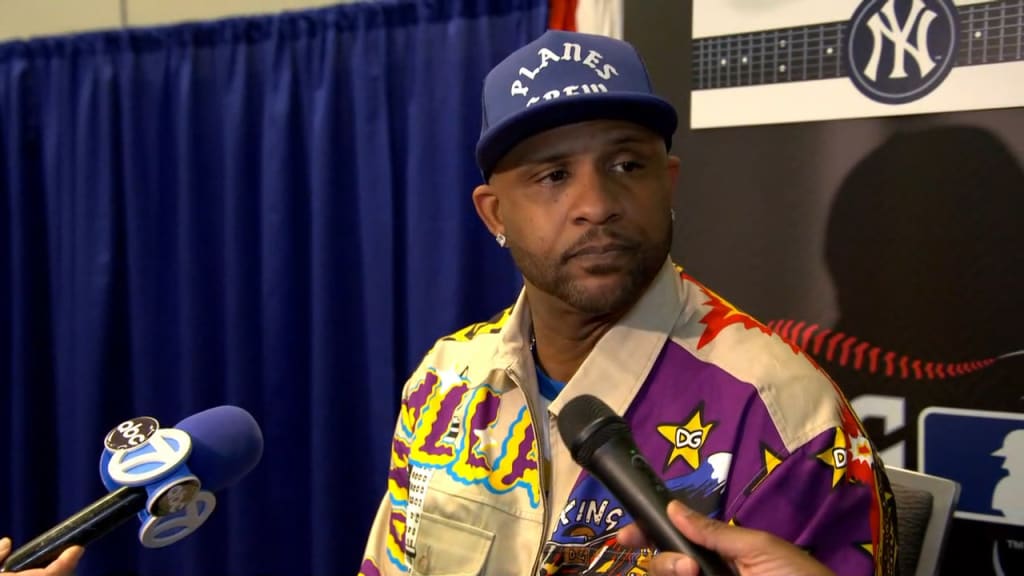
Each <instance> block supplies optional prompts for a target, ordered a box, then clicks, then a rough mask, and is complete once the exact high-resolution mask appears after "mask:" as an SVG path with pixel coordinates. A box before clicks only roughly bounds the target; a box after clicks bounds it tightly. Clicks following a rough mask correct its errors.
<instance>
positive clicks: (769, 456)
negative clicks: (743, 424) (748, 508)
mask: <svg viewBox="0 0 1024 576" xmlns="http://www.w3.org/2000/svg"><path fill="white" fill-rule="evenodd" d="M779 464H782V458H781V457H780V456H779V455H778V454H776V453H774V452H772V451H771V448H769V447H768V446H766V445H764V444H761V470H760V471H759V472H758V473H757V476H755V477H754V480H753V481H752V482H751V483H750V484H749V487H748V488H747V494H750V493H751V492H753V491H754V490H756V489H757V487H758V486H760V485H761V484H762V483H763V482H764V481H765V480H767V479H768V475H769V474H771V473H772V472H773V471H774V470H775V468H777V467H778V466H779Z"/></svg>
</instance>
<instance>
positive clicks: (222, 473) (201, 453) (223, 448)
mask: <svg viewBox="0 0 1024 576" xmlns="http://www.w3.org/2000/svg"><path fill="white" fill-rule="evenodd" d="M174 427H175V428H177V429H179V430H184V431H185V432H188V434H189V436H191V437H192V455H191V456H189V459H188V467H189V470H191V471H192V473H194V474H195V475H196V476H198V477H199V480H200V481H201V482H202V485H203V490H208V491H210V492H216V491H218V490H221V489H223V488H227V487H228V486H231V485H233V484H235V483H237V482H238V481H239V480H241V479H242V478H243V477H244V476H245V475H246V474H248V473H249V472H250V471H251V470H252V469H253V468H255V467H256V464H258V463H259V461H260V458H262V457H263V432H262V431H260V426H259V424H257V423H256V420H255V419H254V418H253V417H252V415H251V414H249V413H248V412H246V411H245V410H243V409H242V408H239V407H237V406H229V405H225V406H216V407H214V408H210V409H208V410H203V411H202V412H197V413H196V414H193V415H191V416H189V417H187V418H185V419H184V420H182V421H181V422H178V423H177V424H175V425H174Z"/></svg>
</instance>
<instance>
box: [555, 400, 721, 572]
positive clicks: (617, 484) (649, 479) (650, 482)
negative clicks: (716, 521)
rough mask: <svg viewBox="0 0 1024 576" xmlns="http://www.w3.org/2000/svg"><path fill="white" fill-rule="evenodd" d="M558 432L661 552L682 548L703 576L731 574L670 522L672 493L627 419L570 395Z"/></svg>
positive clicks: (599, 404) (718, 558)
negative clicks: (640, 448) (570, 398)
mask: <svg viewBox="0 0 1024 576" xmlns="http://www.w3.org/2000/svg"><path fill="white" fill-rule="evenodd" d="M558 432H559V434H561V436H562V441H563V442H565V445H566V446H568V447H569V452H570V453H571V454H572V457H573V459H574V460H576V462H577V463H578V464H579V465H580V466H582V467H583V468H585V469H586V470H587V471H588V472H590V473H591V474H592V475H593V476H594V477H595V478H597V479H598V480H600V481H601V483H602V484H604V485H605V486H606V487H607V488H608V489H609V490H611V492H612V494H614V495H615V496H616V497H617V498H618V499H619V501H620V502H622V505H623V507H624V508H625V509H626V510H628V511H629V513H630V514H631V515H632V516H633V518H634V519H635V520H636V524H637V525H638V526H639V527H640V529H641V530H642V531H643V533H644V534H646V535H647V536H648V537H650V538H651V540H653V541H654V543H655V545H656V546H657V547H658V549H659V550H660V551H663V552H664V551H668V552H680V553H683V554H685V555H687V556H689V557H690V558H692V559H693V560H694V561H696V563H697V565H698V566H699V567H700V570H701V573H702V574H704V575H705V576H726V575H731V574H732V573H733V572H732V570H730V569H729V567H728V566H727V565H726V564H725V562H724V561H723V560H722V558H721V556H719V555H718V554H717V553H715V552H712V551H711V550H708V549H707V548H704V547H702V546H699V545H697V544H694V543H693V542H691V541H690V540H689V539H688V538H687V537H686V536H684V535H683V534H682V533H681V532H680V531H679V529H678V528H676V527H675V526H674V525H673V524H672V522H671V521H670V520H669V517H668V514H667V513H666V508H667V507H668V504H669V502H671V501H672V495H671V494H670V493H669V491H668V488H666V487H665V484H664V482H662V480H661V478H659V477H658V475H657V474H655V473H654V470H652V469H651V466H650V464H648V463H647V460H645V459H644V456H643V454H641V453H640V451H639V450H638V449H637V447H636V443H635V442H634V441H633V435H632V433H631V432H630V430H629V425H628V424H626V421H625V420H623V419H622V418H620V417H619V416H618V415H617V414H615V412H613V411H612V409H611V408H609V407H608V405H607V404H605V403H604V402H602V401H601V400H599V399H597V398H596V397H594V396H590V395H582V396H577V397H576V398H573V399H572V400H570V401H569V402H567V403H566V405H565V406H564V407H563V408H562V410H561V412H559V414H558Z"/></svg>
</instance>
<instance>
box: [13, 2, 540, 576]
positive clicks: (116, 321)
mask: <svg viewBox="0 0 1024 576" xmlns="http://www.w3.org/2000/svg"><path fill="white" fill-rule="evenodd" d="M546 18H547V1H546V0H461V1H458V0H450V1H439V0H438V1H420V2H414V1H399V2H396V1H382V2H374V3H367V4H356V5H345V6H340V7H335V8H330V9H323V10H316V11H308V12H301V13H293V14H287V15H283V16H276V17H259V18H246V19H234V20H227V21H220V22H213V23H204V24H190V25H181V26H173V27H165V28H157V29H145V30H129V31H118V32H110V33H97V34H87V35H79V36H74V37H67V38H55V39H39V40H33V41H30V42H16V43H8V44H5V45H0V379H2V385H0V451H2V453H3V455H4V457H3V458H2V461H3V464H2V467H0V534H9V535H11V536H13V537H14V539H15V546H17V545H18V544H20V543H24V542H25V541H26V540H28V539H30V538H31V537H33V536H34V535H36V534H38V533H40V532H42V531H43V530H45V529H47V528H49V527H50V526H52V525H53V524H54V523H56V522H57V521H59V520H61V519H63V518H65V517H67V516H68V515H70V514H71V513H73V512H74V511H76V510H78V509H80V508H81V507H83V506H85V505H86V504H88V503H90V502H92V501H94V500H96V499H97V498H99V497H100V496H101V495H102V494H103V492H104V491H103V487H102V485H101V483H100V481H99V478H98V474H97V462H98V457H99V454H100V450H101V448H102V438H103V436H104V435H105V433H106V432H107V431H108V430H109V429H110V428H111V427H112V426H114V425H116V424H117V423H118V422H120V421H122V420H124V419H126V418H129V417H132V416H136V415H151V416H155V417H157V418H158V419H159V420H160V421H161V422H162V423H164V424H166V425H171V424H173V423H175V422H177V421H178V420H180V419H181V418H183V417H185V416H187V415H189V414H193V413H195V412H198V411H200V410H203V409H206V408H209V407H212V406H215V405H219V404H235V405H238V406H241V407H243V408H245V409H247V410H249V411H250V412H251V413H252V414H253V415H254V416H255V417H256V419H257V421H258V422H259V423H260V425H261V427H262V429H263V433H264V436H265V441H266V448H265V452H264V455H263V460H262V462H261V464H260V465H259V467H258V468H257V469H256V470H255V471H254V472H253V473H252V474H250V475H249V476H248V477H246V478H245V479H244V480H243V481H242V482H241V483H240V484H239V485H237V486H235V487H234V488H231V489H229V490H227V491H224V492H222V493H221V494H219V502H218V508H217V510H216V512H215V513H214V515H213V517H212V518H211V519H210V520H209V521H208V522H207V524H206V525H204V526H203V527H202V528H201V529H200V530H199V531H198V532H196V533H195V534H193V535H191V536H190V537H188V538H187V539H186V540H184V541H182V542H180V543H178V544H176V545H173V546H170V547H168V548H164V549H162V550H156V551H153V550H145V549H143V548H142V547H141V546H140V545H139V544H138V542H137V540H136V536H135V531H136V530H137V528H138V522H136V521H134V520H133V521H130V522H129V524H127V525H125V526H122V527H121V528H120V529H118V530H117V531H116V532H115V533H114V534H112V535H110V536H108V537H107V538H105V539H104V540H103V541H102V542H101V543H99V544H97V545H95V546H93V547H92V548H91V549H90V550H89V551H88V552H87V554H86V556H85V559H84V562H83V564H82V570H81V574H86V575H92V574H135V573H139V574H147V575H150V574H152V575H156V574H161V575H162V574H167V575H171V574H173V575H183V574H189V575H217V576H222V575H236V574H237V575H258V574H260V575H262V574H266V575H270V574H273V575H288V576H293V575H302V574H316V575H334V574H354V573H355V572H357V571H358V565H359V560H360V559H361V554H362V548H363V542H364V539H365V536H366V532H367V529H368V526H369V522H370V520H371V518H372V515H373V513H374V510H375V509H376V506H377V503H378V500H379V498H380V497H381V496H382V495H383V493H384V489H385V477H386V470H387V458H388V446H389V438H390V435H391V431H392V426H393V423H394V418H395V415H396V410H397V398H398V393H399V388H400V385H401V384H402V382H403V381H404V379H405V378H406V376H407V374H408V372H409V371H410V370H411V369H412V368H413V367H414V365H415V363H417V362H418V361H419V359H420V357H421V356H422V354H423V353H424V352H426V350H427V348H428V347H429V346H430V344H431V343H432V341H433V340H434V339H435V338H437V337H439V336H441V335H443V334H445V333H447V332H449V331H452V330H454V329H457V328H458V327H460V326H461V325H464V324H466V323H468V322H472V321H477V320H482V319H486V318H487V317H489V316H490V315H491V314H493V313H495V312H496V311H498V310H499V309H500V308H502V307H504V306H506V305H508V304H509V303H510V302H511V301H512V299H513V297H514V294H515V293H516V291H517V290H518V287H519V285H520V281H519V278H518V276H517V274H516V272H515V270H514V269H513V267H512V264H511V261H510V260H509V258H508V256H507V255H506V254H505V253H504V252H503V251H501V250H500V249H498V248H497V246H496V245H495V243H494V242H493V241H492V240H491V239H490V238H489V237H488V235H487V234H486V230H485V229H484V227H483V226H482V225H481V224H479V223H478V221H477V218H476V215H475V213H474V212H473V208H472V204H471V202H470V196H469V195H470V192H471V190H472V188H473V186H475V185H476V184H477V183H478V181H479V174H478V173H477V171H476V168H475V166H474V164H473V160H472V150H473V144H474V142H475V140H476V137H477V134H478V130H479V118H480V97H479V93H480V86H481V82H482V79H483V77H484V75H485V73H486V71H487V70H488V69H489V68H490V67H491V66H492V65H494V64H495V63H497V62H498V61H499V60H500V59H501V58H503V57H504V56H505V55H506V54H508V53H509V52H511V51H512V50H513V49H515V48H516V47H518V46H521V45H522V44H525V43H526V42H528V41H529V40H531V39H532V38H534V37H536V36H537V35H539V34H540V33H541V32H542V31H543V29H544V27H545V25H546Z"/></svg>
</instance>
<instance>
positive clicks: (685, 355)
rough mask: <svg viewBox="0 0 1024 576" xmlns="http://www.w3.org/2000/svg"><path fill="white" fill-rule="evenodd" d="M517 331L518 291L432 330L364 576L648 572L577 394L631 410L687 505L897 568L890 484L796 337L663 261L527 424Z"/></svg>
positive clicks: (528, 372) (841, 568)
mask: <svg viewBox="0 0 1024 576" xmlns="http://www.w3.org/2000/svg"><path fill="white" fill-rule="evenodd" d="M528 334H530V316H529V312H528V310H527V304H526V302H525V300H524V298H523V296H522V295H520V297H519V300H518V301H517V302H516V304H515V305H514V306H513V307H512V308H510V309H508V310H506V311H505V312H504V313H503V314H502V315H500V316H499V317H498V318H497V319H496V320H494V321H491V322H487V323H481V324H475V325H472V326H469V327H467V328H466V329H464V330H461V331H459V332H457V333H455V334H453V335H451V336H448V337H446V338H442V339H441V340H439V341H438V342H437V343H436V345H435V346H434V348H433V349H432V350H431V351H430V352H429V353H428V354H427V355H426V357H425V358H424V360H423V362H422V364H421V365H420V367H419V368H418V369H417V370H416V371H415V372H414V373H413V375H412V377H411V378H410V379H409V381H408V382H407V383H406V386H405V389H404V395H403V401H402V407H401V414H400V416H399V419H398V422H397V424H396V427H395V436H394V441H393V445H392V454H391V471H390V475H389V478H388V487H387V494H386V495H385V497H384V498H383V500H382V502H381V504H380V509H379V511H378V514H377V517H376V520H375V522H374V526H373V528H372V531H371V534H370V537H369V541H368V543H367V546H366V555H365V559H364V560H363V563H362V566H361V571H360V574H364V575H366V576H370V575H375V574H404V573H412V574H488V575H496V574H515V575H525V574H621V575H626V574H629V575H635V574H645V573H646V570H645V567H646V565H647V562H648V560H649V558H650V556H651V554H652V551H650V550H640V551H638V550H631V549H626V548H624V547H622V546H621V545H618V544H616V534H617V532H618V530H619V529H620V528H622V527H623V526H625V525H627V524H628V523H630V522H631V518H630V515H629V512H628V511H626V510H624V509H623V508H622V507H621V506H620V504H619V502H618V501H617V499H616V498H615V497H614V496H613V495H611V494H610V493H609V492H608V491H607V490H606V489H605V488H604V487H603V486H602V485H601V484H600V483H599V482H598V481H597V480H596V479H595V478H593V477H591V476H590V475H589V474H588V473H586V472H585V471H582V470H581V468H580V467H579V466H578V465H577V464H576V463H575V462H574V461H573V460H572V457H571V456H570V455H569V452H568V449H567V448H566V447H565V446H564V444H563V443H562V441H561V439H560V436H559V435H558V431H557V425H556V421H555V418H557V415H558V412H559V409H560V408H561V407H562V406H563V405H564V404H565V402H567V401H568V400H569V399H570V398H572V397H574V396H577V395H579V394H582V393H589V394H594V395H596V396H598V397H600V398H601V399H603V400H604V401H605V402H606V403H607V404H608V405H609V406H610V407H611V408H612V409H614V410H616V411H617V412H618V413H619V414H622V415H623V416H624V418H625V419H626V421H627V422H628V423H629V424H630V426H631V428H632V430H633V434H634V436H635V439H636V442H637V445H638V447H639V449H640V451H641V452H643V453H644V455H645V456H646V457H647V459H648V460H649V461H650V462H651V464H652V466H653V467H654V468H655V469H656V470H657V471H659V472H660V473H661V475H662V477H663V478H664V480H665V482H666V484H667V486H668V487H669V488H670V490H672V492H673V494H674V495H675V496H676V497H677V498H679V499H681V500H682V501H684V502H686V503H688V504H689V505H690V506H691V507H693V508H695V509H697V510H700V511H702V512H704V513H706V514H709V515H712V516H714V517H716V518H719V519H722V520H725V521H728V522H731V523H735V524H738V525H741V526H748V527H751V528H758V529H762V530H767V531H769V532H773V533H775V534H777V535H779V536H781V537H782V538H785V539H786V540H789V541H791V542H794V543H796V544H797V545H799V546H801V547H803V548H805V549H806V550H808V551H809V552H810V553H811V554H812V555H814V556H815V557H816V558H818V559H819V560H821V561H822V562H824V563H825V564H827V565H829V566H830V567H831V568H832V569H833V570H834V571H835V572H836V573H837V574H842V575H843V576H857V575H867V574H894V573H895V566H896V558H895V556H896V546H895V505H894V501H893V497H892V493H891V490H890V487H889V483H888V480H887V479H886V477H885V473H884V468H883V466H882V463H881V462H880V460H879V459H878V456H877V455H876V454H875V451H874V449H873V447H872V445H871V443H870V442H869V441H868V439H867V438H866V437H865V434H864V431H863V428H862V427H861V425H860V423H859V421H858V420H857V418H856V416H855V415H854V414H853V412H852V411H851V409H850V407H849V405H848V404H847V402H846V400H845V399H844V398H843V397H842V395H841V394H840V393H839V391H838V390H837V388H836V387H835V386H834V385H833V383H832V381H831V380H830V379H829V377H828V376H827V375H826V374H824V373H823V372H822V371H821V370H820V369H819V368H818V367H817V366H816V365H815V364H814V363H813V362H812V361H811V360H810V359H808V358H807V357H806V356H804V355H803V353H802V352H800V350H799V349H798V348H797V347H795V346H792V345H790V344H789V343H787V342H786V341H784V340H782V339H781V338H780V337H779V336H777V335H775V334H773V333H772V332H770V331H769V330H768V329H767V328H765V327H764V326H763V325H761V324H759V323H758V322H757V321H755V320H754V319H752V318H751V317H750V316H748V315H746V314H743V313H742V312H740V311H738V310H737V309H736V308H734V307H733V306H731V305H730V304H729V303H727V302H726V301H724V300H722V299H721V298H720V297H718V296H717V295H716V294H714V293H713V292H711V291H710V290H708V289H707V288H705V287H704V286H702V285H701V284H699V283H698V282H697V281H695V280H694V279H693V278H691V277H689V276H688V275H687V274H685V273H683V272H682V271H681V270H679V269H678V268H676V267H675V266H674V265H673V264H672V263H671V262H666V265H665V267H664V268H663V270H662V271H661V272H660V274H659V275H658V277H657V278H656V279H655V281H654V282H653V283H652V285H651V287H650V288H649V289H648V291H647V292H646V294H645V295H644V296H643V298H642V299H641V300H640V302H639V303H638V304H637V305H636V306H635V307H634V309H633V310H632V311H630V313H629V314H628V315H627V316H626V317H625V318H623V320H622V321H621V322H619V324H618V325H616V326H615V327H614V328H612V329H611V330H610V331H609V332H608V333H607V334H606V335H605V336H604V337H603V338H602V339H601V340H600V342H598V344H597V346H596V347H595V349H594V350H593V352H592V353H591V354H590V356H589V357H588V358H587V360H586V361H585V362H584V363H583V365H582V366H581V367H580V369H579V370H578V371H577V373H576V374H575V376H574V377H573V378H572V379H571V380H570V381H569V382H568V383H567V385H566V388H565V389H564V390H563V391H562V393H561V394H560V395H559V396H558V397H557V398H556V399H555V401H554V402H552V403H551V405H550V408H549V415H550V417H549V418H547V419H546V420H547V425H546V426H541V427H537V428H535V427H534V425H533V422H534V421H535V417H534V415H535V414H537V412H536V409H537V407H538V406H540V403H539V400H538V398H539V397H538V396H537V383H536V372H535V367H534V363H533V357H532V354H531V353H530V352H529V349H528V345H527V335H528ZM539 421H540V422H544V419H540V420H539ZM538 433H542V434H547V440H548V442H549V444H550V446H551V449H550V460H548V459H547V458H545V457H544V456H543V453H544V452H543V451H542V449H541V446H542V444H541V443H539V441H538V437H537V434H538Z"/></svg>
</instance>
